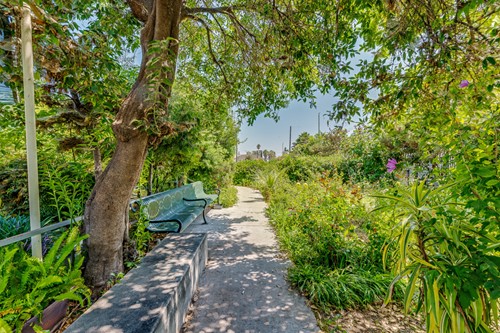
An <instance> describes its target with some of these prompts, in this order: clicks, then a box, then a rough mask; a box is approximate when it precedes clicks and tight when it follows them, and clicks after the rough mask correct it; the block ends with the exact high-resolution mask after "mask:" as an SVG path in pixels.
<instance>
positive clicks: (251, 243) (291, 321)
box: [183, 187, 319, 333]
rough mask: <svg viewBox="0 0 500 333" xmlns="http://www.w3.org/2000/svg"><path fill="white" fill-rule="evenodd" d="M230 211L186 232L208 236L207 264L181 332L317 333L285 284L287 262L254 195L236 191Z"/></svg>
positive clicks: (217, 212) (216, 213) (313, 321)
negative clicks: (237, 200)
mask: <svg viewBox="0 0 500 333" xmlns="http://www.w3.org/2000/svg"><path fill="white" fill-rule="evenodd" d="M238 198H239V202H238V204H237V205H236V206H234V207H231V208H225V209H220V210H212V211H210V213H209V214H208V221H209V224H208V225H207V224H200V222H198V221H195V222H194V223H193V224H192V225H191V226H190V227H189V228H188V229H187V230H186V232H193V233H207V234H208V256H209V259H208V265H207V267H206V270H205V272H204V274H203V275H202V277H201V279H200V282H199V291H198V294H197V295H196V296H195V298H194V304H193V306H192V307H193V312H192V313H191V315H190V316H188V320H187V322H186V324H185V325H184V330H183V332H184V333H210V332H227V333H273V332H287V333H299V332H304V333H306V332H319V329H318V327H317V324H316V319H315V317H314V315H313V313H312V311H311V310H310V309H309V308H308V307H307V306H306V304H305V299H304V298H303V297H301V296H299V295H298V294H297V293H296V292H294V291H292V290H291V289H290V286H289V285H288V283H287V282H286V280H285V274H286V269H287V267H288V266H289V265H290V262H289V261H288V260H286V259H285V258H283V255H282V254H281V253H280V252H279V250H278V244H277V242H276V239H275V236H274V233H273V230H272V229H271V227H270V226H269V222H268V220H267V218H266V217H265V215H264V209H265V207H266V204H265V202H264V201H263V199H262V196H261V195H260V193H259V192H258V191H255V190H252V189H249V188H246V187H238Z"/></svg>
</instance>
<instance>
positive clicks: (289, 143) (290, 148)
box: [288, 126, 292, 152]
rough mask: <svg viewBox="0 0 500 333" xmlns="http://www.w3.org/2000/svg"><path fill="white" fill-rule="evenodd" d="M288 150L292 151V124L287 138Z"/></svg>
mask: <svg viewBox="0 0 500 333" xmlns="http://www.w3.org/2000/svg"><path fill="white" fill-rule="evenodd" d="M288 151H289V152H291V151H292V126H290V136H289V138H288Z"/></svg>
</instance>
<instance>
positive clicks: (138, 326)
mask: <svg viewBox="0 0 500 333" xmlns="http://www.w3.org/2000/svg"><path fill="white" fill-rule="evenodd" d="M207 251H208V250H207V237H206V234H173V235H169V236H168V237H167V238H165V239H164V240H163V241H162V242H161V243H160V244H159V245H158V246H157V247H156V248H155V249H154V250H153V251H152V252H150V253H149V254H148V255H147V256H146V257H144V259H143V260H142V262H141V264H140V265H139V266H138V267H137V268H134V269H133V270H131V271H130V272H129V273H128V274H126V275H125V277H124V278H123V279H122V281H121V282H120V283H119V284H117V285H115V286H114V287H113V288H111V289H110V290H109V291H108V292H107V293H105V294H104V295H103V296H102V297H101V298H100V299H99V300H98V301H97V302H96V303H95V304H93V305H92V306H91V307H90V308H89V309H88V310H87V311H86V312H85V313H84V314H83V315H82V316H80V318H78V320H77V321H75V322H74V323H73V324H72V325H71V326H70V327H69V328H68V329H67V330H65V332H66V333H82V332H88V333H90V332H103V333H104V332H106V333H118V332H119V333H129V332H130V333H138V332H140V333H149V332H151V333H153V332H155V333H156V332H168V333H177V332H180V329H181V327H182V324H183V322H184V318H185V316H186V313H187V310H188V307H189V304H190V303H191V299H192V297H193V294H194V292H195V291H196V288H197V286H198V279H199V276H200V275H201V273H202V272H203V269H204V268H205V265H206V262H207Z"/></svg>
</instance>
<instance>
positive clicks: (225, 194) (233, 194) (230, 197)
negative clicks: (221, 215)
mask: <svg viewBox="0 0 500 333" xmlns="http://www.w3.org/2000/svg"><path fill="white" fill-rule="evenodd" d="M219 202H220V204H221V205H222V207H232V206H234V205H235V204H236V203H237V202H238V190H237V189H236V187H234V186H228V187H225V188H223V189H221V191H220V196H219Z"/></svg>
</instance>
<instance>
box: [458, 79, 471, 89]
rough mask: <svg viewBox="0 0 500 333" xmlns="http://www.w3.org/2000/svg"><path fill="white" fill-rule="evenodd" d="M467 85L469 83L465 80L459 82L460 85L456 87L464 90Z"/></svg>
mask: <svg viewBox="0 0 500 333" xmlns="http://www.w3.org/2000/svg"><path fill="white" fill-rule="evenodd" d="M468 85H469V81H467V80H462V82H460V84H459V85H458V86H459V87H460V88H465V87H467V86H468Z"/></svg>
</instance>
